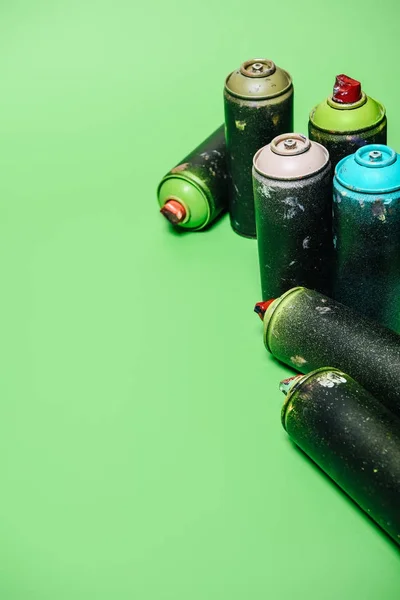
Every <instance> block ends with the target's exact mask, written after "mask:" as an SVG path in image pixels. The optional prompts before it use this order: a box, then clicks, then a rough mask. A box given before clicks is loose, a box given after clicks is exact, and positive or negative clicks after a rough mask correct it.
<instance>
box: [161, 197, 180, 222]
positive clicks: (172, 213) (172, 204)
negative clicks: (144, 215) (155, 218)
mask: <svg viewBox="0 0 400 600" xmlns="http://www.w3.org/2000/svg"><path fill="white" fill-rule="evenodd" d="M160 213H161V214H162V215H164V217H165V218H166V219H168V221H169V222H170V223H172V224H173V225H177V224H178V223H182V222H183V221H184V220H185V219H186V209H185V207H184V206H183V205H182V204H181V203H180V202H178V200H167V202H166V203H165V204H164V206H163V207H162V209H161V210H160Z"/></svg>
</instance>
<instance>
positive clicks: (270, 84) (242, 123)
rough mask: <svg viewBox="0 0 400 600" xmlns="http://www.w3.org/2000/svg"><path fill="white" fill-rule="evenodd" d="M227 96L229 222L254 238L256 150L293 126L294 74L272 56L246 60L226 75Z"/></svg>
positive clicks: (245, 234) (225, 97) (237, 231)
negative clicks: (292, 76) (252, 172)
mask: <svg viewBox="0 0 400 600" xmlns="http://www.w3.org/2000/svg"><path fill="white" fill-rule="evenodd" d="M224 102H225V135H226V145H227V160H228V171H229V175H230V182H229V185H230V192H229V213H230V219H231V225H232V228H233V229H234V231H236V233H239V234H240V235H243V236H246V237H252V238H254V237H256V223H255V216H254V199H253V183H252V175H251V170H252V163H253V156H254V154H255V153H256V152H257V150H259V148H261V147H262V146H265V145H266V144H269V143H270V142H271V140H272V139H273V138H274V137H276V136H277V135H279V134H281V133H287V132H289V131H292V130H293V84H292V78H291V76H290V75H289V73H287V71H284V70H283V69H280V68H279V67H277V66H276V65H275V63H273V62H272V60H267V59H253V60H248V61H246V62H245V63H243V64H242V65H241V66H240V68H239V69H237V70H236V71H233V72H232V73H231V74H230V75H228V77H227V78H226V81H225V89H224Z"/></svg>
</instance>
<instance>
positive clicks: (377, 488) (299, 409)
mask: <svg viewBox="0 0 400 600" xmlns="http://www.w3.org/2000/svg"><path fill="white" fill-rule="evenodd" d="M281 390H282V391H283V392H284V393H285V394H287V396H286V401H285V403H284V406H283V409H282V424H283V427H284V429H285V430H286V431H287V433H288V434H289V436H290V437H291V439H292V440H293V441H294V442H295V443H296V444H297V445H298V446H299V447H300V448H301V449H302V450H303V451H304V452H305V453H306V454H307V455H308V456H309V457H310V458H311V459H312V460H313V461H314V462H315V463H317V465H318V466H319V467H320V468H321V469H322V470H323V471H325V473H327V475H329V477H331V479H333V481H335V482H336V483H337V484H338V485H339V486H340V487H341V488H342V489H343V490H344V491H345V492H346V493H347V494H348V495H349V496H350V498H352V499H353V500H354V501H355V502H356V503H357V504H358V505H359V506H360V507H361V508H362V509H363V510H364V511H365V512H366V513H367V514H368V515H369V516H370V517H371V518H372V519H374V521H375V522H376V523H378V525H380V526H381V527H382V529H384V530H385V531H386V532H387V533H388V534H389V535H390V536H391V537H392V538H393V539H394V541H395V542H396V543H397V544H400V510H399V499H400V420H399V419H397V418H395V417H394V416H393V415H392V414H391V412H390V411H389V410H388V409H387V408H385V407H384V406H383V404H381V402H379V401H378V400H376V399H375V398H374V397H373V396H372V395H371V394H370V393H368V392H367V391H366V390H365V389H364V388H363V387H362V386H361V385H360V384H359V383H358V382H357V381H355V380H354V379H352V378H351V377H349V375H346V374H345V373H343V372H342V371H340V370H338V369H332V368H330V367H323V368H321V369H318V370H317V371H313V372H312V373H309V374H308V375H304V376H300V377H294V378H291V380H285V381H283V382H282V383H281Z"/></svg>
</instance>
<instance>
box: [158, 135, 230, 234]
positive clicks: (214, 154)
mask: <svg viewBox="0 0 400 600" xmlns="http://www.w3.org/2000/svg"><path fill="white" fill-rule="evenodd" d="M157 196H158V203H159V205H160V206H161V211H160V212H161V214H163V215H164V217H166V218H167V219H168V220H169V221H170V222H171V223H172V224H173V225H174V226H176V227H178V228H180V229H187V230H197V229H203V228H204V227H206V226H207V225H210V224H211V223H212V222H213V221H215V220H216V219H217V218H218V217H219V216H220V215H221V213H222V212H223V211H224V210H225V209H227V207H228V173H227V166H226V144H225V133H224V126H223V125H222V126H221V127H219V128H218V129H217V130H216V131H214V133H213V134H211V135H210V137H208V138H207V139H206V140H205V141H204V142H202V143H201V144H200V146H198V147H197V148H196V149H195V150H193V151H192V152H191V153H190V154H188V156H185V158H183V159H182V160H181V161H180V162H179V163H178V164H177V165H176V166H175V167H174V168H173V169H171V170H170V171H169V172H168V173H167V174H166V175H165V176H164V177H163V178H162V180H161V182H160V184H159V186H158V190H157Z"/></svg>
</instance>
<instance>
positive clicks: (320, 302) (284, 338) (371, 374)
mask: <svg viewBox="0 0 400 600" xmlns="http://www.w3.org/2000/svg"><path fill="white" fill-rule="evenodd" d="M255 310H256V312H258V313H259V314H260V316H261V317H262V318H263V320H264V344H265V347H266V348H267V350H269V352H271V353H272V354H273V355H274V356H275V358H277V359H278V360H280V361H282V362H283V363H286V364H287V365H289V366H290V367H293V368H294V369H296V370H297V371H300V372H302V373H309V372H310V371H314V369H318V368H320V367H323V366H325V365H332V366H333V367H335V368H337V369H341V370H342V371H344V372H345V373H348V374H349V375H350V377H353V378H354V379H356V380H357V381H358V382H359V383H360V384H361V385H363V386H364V387H365V388H366V389H367V390H368V391H369V392H370V393H371V394H373V395H374V396H375V397H376V398H378V399H379V400H380V401H381V402H383V403H384V404H385V405H386V407H387V408H389V409H390V410H391V411H392V412H393V413H395V414H397V416H399V417H400V336H399V335H397V334H396V333H394V331H390V330H389V329H386V328H385V327H382V325H380V324H379V323H376V322H375V321H370V320H369V319H366V318H365V317H363V316H362V315H360V314H359V313H357V312H355V311H354V310H352V309H351V308H349V307H348V306H345V305H344V304H340V303H339V302H336V301H335V300H332V299H331V298H328V297H327V296H324V295H323V294H320V293H319V292H316V291H314V290H309V289H306V288H303V287H297V288H294V289H292V290H289V291H288V292H286V293H285V294H283V295H282V296H281V297H280V298H277V299H275V300H270V301H268V302H265V303H260V304H259V305H256V309H255Z"/></svg>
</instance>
